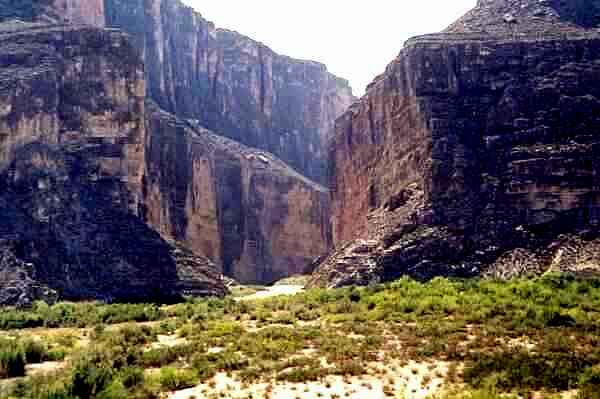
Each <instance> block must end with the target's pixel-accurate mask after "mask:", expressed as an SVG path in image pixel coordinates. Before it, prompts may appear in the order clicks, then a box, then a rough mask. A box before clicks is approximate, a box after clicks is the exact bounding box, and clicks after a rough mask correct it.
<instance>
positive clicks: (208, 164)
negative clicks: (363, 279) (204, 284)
mask: <svg viewBox="0 0 600 399" xmlns="http://www.w3.org/2000/svg"><path fill="white" fill-rule="evenodd" d="M146 111H147V120H146V131H147V132H148V136H147V139H146V140H147V145H146V159H147V168H148V170H147V175H146V178H145V186H144V198H145V200H144V214H145V217H146V220H147V221H148V223H149V225H151V226H153V227H154V228H155V229H156V230H157V231H159V232H160V233H161V234H162V235H163V236H165V237H170V238H172V239H175V240H177V241H179V242H182V243H185V244H186V245H187V246H188V247H189V248H194V250H195V251H196V252H197V253H200V254H202V255H205V256H206V257H208V258H210V259H212V260H213V261H214V262H215V263H217V264H218V265H220V267H221V269H222V271H223V272H224V273H225V274H226V275H228V276H231V277H234V278H236V279H237V280H239V281H242V282H248V283H252V282H261V283H265V282H267V283H268V282H273V281H275V280H277V279H279V278H282V277H285V276H289V275H291V274H295V273H300V272H303V271H304V269H305V268H306V266H307V265H308V264H310V262H311V261H312V260H313V259H314V258H316V257H318V256H320V255H322V254H323V253H325V252H326V251H327V250H328V248H329V245H330V240H331V239H330V231H329V228H328V217H329V198H328V192H327V190H325V189H324V188H323V187H322V186H320V185H318V184H316V183H314V182H312V181H310V180H308V179H307V178H305V177H303V176H302V175H300V174H299V173H297V172H296V171H294V170H293V169H292V168H290V167H289V166H288V165H286V164H285V163H284V162H282V161H281V160H279V159H277V158H276V157H274V156H273V155H271V154H269V153H267V152H265V151H260V150H257V149H252V148H249V147H246V146H244V145H241V144H239V143H237V142H235V141H233V140H230V139H227V138H224V137H221V136H217V135H215V134H214V133H212V132H210V131H208V130H206V129H204V128H202V127H200V126H198V125H197V124H196V123H195V122H194V121H183V120H181V119H178V118H176V117H175V116H173V115H171V114H168V113H166V112H165V111H162V110H160V109H159V108H158V107H157V106H156V105H155V104H149V105H148V106H147V110H146Z"/></svg>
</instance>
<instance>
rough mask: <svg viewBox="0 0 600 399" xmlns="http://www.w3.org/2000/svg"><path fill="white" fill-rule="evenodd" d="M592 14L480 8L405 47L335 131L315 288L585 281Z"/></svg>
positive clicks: (592, 115)
mask: <svg viewBox="0 0 600 399" xmlns="http://www.w3.org/2000/svg"><path fill="white" fill-rule="evenodd" d="M584 3H585V4H584ZM596 6H597V2H595V1H588V2H577V1H561V2H552V1H543V2H540V1H533V0H532V1H526V0H524V1H512V0H487V1H483V0H482V1H480V2H479V5H478V7H477V8H475V9H474V10H473V11H472V12H470V13H469V14H467V15H466V16H465V17H463V18H462V19H461V20H459V21H458V22H457V23H455V24H453V25H452V26H451V27H450V28H448V30H447V31H446V32H444V33H441V34H435V35H426V36H422V37H418V38H414V39H411V40H409V41H408V42H407V44H406V45H405V47H404V49H403V50H402V52H401V53H400V55H399V56H398V57H397V59H396V60H395V61H394V62H393V63H392V64H390V66H389V67H388V68H387V71H386V73H385V74H384V75H382V76H381V77H379V78H378V79H377V80H376V81H375V82H373V84H372V85H371V86H370V88H369V89H368V92H367V94H366V95H365V97H364V98H363V99H362V100H361V101H360V102H359V103H357V104H355V105H354V106H352V107H351V109H350V110H349V111H348V113H346V114H345V115H344V116H343V117H342V118H340V120H339V121H338V124H337V131H336V136H335V140H334V143H333V146H332V147H331V162H332V163H331V169H332V171H333V173H332V179H331V184H332V187H333V237H334V243H335V245H336V247H337V248H338V250H337V251H336V252H335V253H334V254H333V255H332V256H331V257H330V258H329V259H327V260H326V261H325V262H324V263H323V264H322V265H321V266H320V267H319V268H318V270H317V272H316V274H315V277H314V280H313V284H320V285H330V286H336V285H345V284H352V283H358V284H366V283H370V282H374V281H382V280H387V279H392V278H396V277H398V276H400V275H411V276H413V277H418V278H430V277H433V276H436V275H455V276H471V275H477V274H481V273H488V274H491V275H494V276H497V277H508V276H514V275H522V274H528V273H539V272H542V271H545V270H549V269H550V270H564V269H570V270H580V271H581V270H582V269H594V268H596V269H597V268H598V266H597V265H598V262H600V258H599V257H598V256H597V253H598V251H597V244H596V242H597V235H598V234H597V233H598V223H599V222H600V208H599V206H600V161H599V159H600V158H599V157H598V155H599V153H600V131H599V128H600V101H599V99H600V84H598V82H600V80H599V79H600V35H599V34H598V33H597V31H596V30H595V29H589V30H588V29H586V28H588V27H591V26H595V24H596V22H597V20H596V18H597V16H598V14H597V12H596V9H597V7H596ZM357 239H362V240H366V241H360V240H358V241H356V240H357ZM361 243H363V244H364V243H367V244H368V245H360V244H361Z"/></svg>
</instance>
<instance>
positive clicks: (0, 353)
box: [0, 342, 26, 378]
mask: <svg viewBox="0 0 600 399" xmlns="http://www.w3.org/2000/svg"><path fill="white" fill-rule="evenodd" d="M25 364H26V359H25V354H24V353H23V349H22V348H21V347H20V345H18V344H17V343H16V342H15V343H12V345H10V344H1V345H0V378H12V377H21V376H24V375H25Z"/></svg>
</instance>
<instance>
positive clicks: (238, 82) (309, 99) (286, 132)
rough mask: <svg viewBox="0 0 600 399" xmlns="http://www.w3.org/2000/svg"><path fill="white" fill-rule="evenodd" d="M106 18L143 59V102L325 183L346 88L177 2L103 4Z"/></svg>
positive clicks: (315, 67)
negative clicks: (268, 154)
mask: <svg viewBox="0 0 600 399" xmlns="http://www.w3.org/2000/svg"><path fill="white" fill-rule="evenodd" d="M105 11H106V23H107V25H108V26H110V27H117V28H120V29H123V30H124V31H126V32H128V33H130V34H131V35H132V37H133V40H134V42H135V44H136V46H137V47H138V48H139V49H141V50H142V51H143V54H144V56H145V57H144V58H145V61H146V75H147V80H148V94H149V97H150V98H151V99H152V100H154V101H155V102H156V103H157V104H158V105H159V106H160V107H161V108H163V109H164V110H166V111H168V112H171V113H173V114H175V115H176V116H178V117H181V118H184V119H197V120H198V121H199V122H200V124H201V125H202V126H205V127H206V128H208V129H210V130H212V131H214V132H216V133H217V134H220V135H225V136H227V137H229V138H231V139H234V140H236V141H238V142H240V143H243V144H245V145H248V146H251V147H256V148H260V149H262V150H266V151H269V152H271V153H273V154H275V155H276V156H277V157H279V158H280V159H282V160H283V161H285V162H286V163H288V164H289V165H291V166H292V167H293V168H295V169H296V170H298V171H299V172H301V173H303V174H304V175H306V176H308V177H309V178H311V179H313V180H315V181H317V182H321V183H322V182H324V181H325V175H326V173H325V169H326V165H327V161H326V159H327V153H326V150H325V149H326V144H327V142H328V140H329V138H330V137H331V135H332V132H333V124H334V121H335V118H336V117H338V116H339V115H340V114H341V113H342V112H343V111H344V110H345V109H346V108H347V107H348V105H350V103H351V102H352V101H353V97H352V92H351V89H350V87H349V86H348V82H347V81H345V80H343V79H340V78H337V77H335V76H333V75H332V74H330V73H328V72H327V69H326V67H325V66H324V65H322V64H319V63H316V62H312V61H301V60H295V59H292V58H289V57H285V56H282V55H278V54H276V53H275V52H273V51H272V50H271V49H269V48H268V47H266V46H265V45H263V44H261V43H258V42H256V41H254V40H251V39H249V38H248V37H245V36H243V35H240V34H238V33H236V32H232V31H228V30H223V29H217V28H215V26H214V24H213V23H211V22H209V21H206V20H205V19H204V18H202V16H201V15H200V14H198V13H196V12H195V11H193V10H192V9H191V8H189V7H187V6H185V5H183V4H182V3H181V2H180V1H179V0H105Z"/></svg>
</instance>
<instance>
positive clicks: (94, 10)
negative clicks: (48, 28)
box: [0, 0, 104, 27]
mask: <svg viewBox="0 0 600 399" xmlns="http://www.w3.org/2000/svg"><path fill="white" fill-rule="evenodd" d="M11 19H18V20H21V21H24V22H46V23H48V22H64V23H72V24H83V25H93V26H97V27H103V26H104V0H24V1H14V0H0V21H4V20H11Z"/></svg>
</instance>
